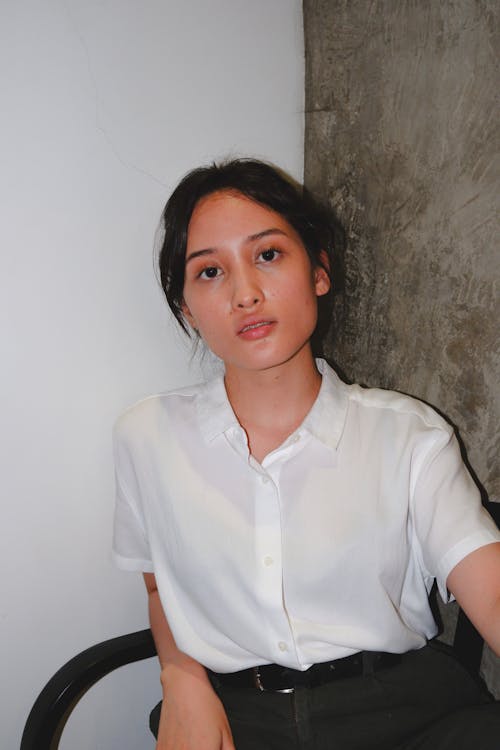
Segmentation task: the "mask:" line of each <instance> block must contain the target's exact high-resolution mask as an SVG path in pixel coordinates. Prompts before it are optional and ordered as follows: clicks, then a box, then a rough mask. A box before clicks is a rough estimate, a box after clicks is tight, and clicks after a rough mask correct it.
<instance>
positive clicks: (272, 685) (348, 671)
mask: <svg viewBox="0 0 500 750" xmlns="http://www.w3.org/2000/svg"><path fill="white" fill-rule="evenodd" d="M400 661H401V654H389V653H386V652H384V651H359V652H358V653H356V654H352V655H351V656H346V657H344V658H343V659H334V660H333V661H327V662H322V663H320V664H313V665H312V667H309V669H306V670H305V671H300V670H299V669H289V668H288V667H283V666H280V665H279V664H262V665H261V666H260V667H249V668H248V669H242V670H241V671H239V672H227V673H224V672H211V671H209V675H210V677H211V679H212V680H213V682H214V684H215V685H216V686H222V687H225V686H227V687H236V688H255V689H257V690H262V691H264V690H270V691H274V692H278V693H280V692H281V693H292V692H293V691H294V690H295V688H297V687H318V686H319V685H325V684H326V683H328V682H333V680H341V679H344V678H346V677H358V676H360V675H368V674H372V673H373V672H376V671H378V670H379V669H387V668H388V667H393V666H395V665H396V664H399V662H400Z"/></svg>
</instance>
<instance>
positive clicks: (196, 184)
mask: <svg viewBox="0 0 500 750" xmlns="http://www.w3.org/2000/svg"><path fill="white" fill-rule="evenodd" d="M220 190H228V191H232V192H237V193H241V194H242V195H244V196H246V197H247V198H250V199H251V200H253V201H256V202H257V203H260V204H261V205H263V206H267V207H268V208H270V209H272V210H273V211H276V213H278V214H280V215H281V216H282V217H283V218H284V219H285V220H286V221H287V222H288V223H289V224H290V225H291V226H292V227H293V228H294V229H295V231H296V232H297V234H298V235H299V236H300V238H301V240H302V242H303V244H304V247H305V249H306V251H307V254H308V255H309V258H310V260H311V264H312V266H313V268H315V267H317V266H318V265H321V266H323V267H324V268H325V270H326V271H327V273H328V275H330V268H329V267H328V266H327V264H326V263H324V262H323V260H322V258H321V255H320V253H321V251H322V250H324V251H325V253H326V255H327V257H328V261H329V264H330V267H331V266H332V262H333V257H332V253H333V238H334V231H335V229H334V220H333V222H332V217H330V216H329V215H328V213H327V212H326V211H325V210H324V209H323V208H321V207H320V206H319V205H318V204H317V203H316V202H315V201H314V200H313V199H312V198H311V196H310V195H309V194H308V193H307V191H306V190H305V188H302V187H301V186H300V185H299V184H298V183H296V182H294V180H292V178H290V177H289V176H288V175H286V174H285V173H284V172H282V171H281V170H280V169H278V168H276V167H274V166H272V165H271V164H266V163H265V162H262V161H256V160H254V159H234V160H231V161H226V162H223V163H221V164H215V163H214V164H211V165H210V166H207V167H200V168H199V169H194V170H192V171H191V172H189V173H188V174H187V175H186V176H185V177H184V178H183V179H182V180H181V182H180V183H179V184H178V185H177V187H176V188H175V190H174V192H173V193H172V195H171V196H170V198H169V200H168V202H167V204H166V206H165V209H164V211H163V214H162V220H161V225H160V229H162V230H163V237H162V241H161V246H160V248H159V257H158V265H159V271H160V280H161V285H162V287H163V291H164V292H165V296H166V298H167V302H168V304H169V306H170V308H171V310H172V312H173V313H174V315H175V317H176V318H177V321H178V322H179V324H180V326H181V327H182V329H183V330H184V331H185V332H186V333H188V328H187V326H186V322H185V320H184V316H183V314H182V301H183V289H184V270H185V255H186V244H187V234H188V226H189V222H190V219H191V215H192V213H193V210H194V208H195V206H196V204H197V203H198V201H199V200H200V199H201V198H204V197H205V196H207V195H210V194H211V193H215V192H218V191H220ZM325 297H326V298H329V299H325ZM325 297H320V298H319V299H320V301H321V302H322V303H323V306H324V303H325V302H328V303H329V307H330V306H331V294H328V295H325ZM322 317H323V316H322Z"/></svg>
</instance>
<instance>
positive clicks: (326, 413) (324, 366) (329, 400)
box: [299, 359, 349, 450]
mask: <svg viewBox="0 0 500 750" xmlns="http://www.w3.org/2000/svg"><path fill="white" fill-rule="evenodd" d="M316 366H317V368H318V370H319V371H320V373H321V375H322V380H321V387H320V389H319V393H318V397H317V399H316V401H315V402H314V404H313V405H312V408H311V410H310V412H309V414H307V415H306V417H305V419H304V421H303V422H302V426H301V427H300V428H299V429H305V430H307V431H308V432H310V433H311V435H313V436H314V437H315V438H317V439H318V440H320V441H321V442H322V443H323V444H324V445H326V446H328V447H329V448H331V449H332V450H337V448H338V445H339V442H340V439H341V437H342V433H343V431H344V425H345V421H346V417H347V407H348V403H349V399H348V394H347V388H348V386H347V385H346V384H345V383H344V382H343V381H342V380H341V379H340V378H339V376H338V375H337V373H336V372H335V370H333V369H332V368H331V367H330V365H329V364H328V362H326V360H324V359H316Z"/></svg>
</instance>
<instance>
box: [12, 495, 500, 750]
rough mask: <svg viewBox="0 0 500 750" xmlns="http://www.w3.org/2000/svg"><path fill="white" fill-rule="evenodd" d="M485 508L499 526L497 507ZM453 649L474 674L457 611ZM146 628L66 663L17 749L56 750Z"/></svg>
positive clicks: (473, 636) (145, 640)
mask: <svg viewBox="0 0 500 750" xmlns="http://www.w3.org/2000/svg"><path fill="white" fill-rule="evenodd" d="M485 507H486V509H487V510H488V512H489V513H490V515H491V516H492V517H493V519H494V520H495V522H496V524H497V526H499V528H500V503H490V502H486V503H485ZM453 649H454V651H455V652H456V654H457V656H458V657H459V658H460V659H461V661H462V662H463V663H464V664H465V666H466V667H467V668H468V669H469V670H470V671H472V672H473V673H475V674H478V673H479V668H480V665H481V658H482V652H483V639H482V637H481V636H480V634H479V633H478V632H477V630H476V629H475V627H474V626H473V625H472V623H471V622H470V620H469V619H468V618H467V616H466V615H465V613H464V612H463V611H462V610H460V611H459V615H458V621H457V626H456V630H455V637H454V642H453ZM155 654H156V648H155V644H154V641H153V636H152V634H151V630H149V629H145V630H139V631H137V632H135V633H129V634H127V635H122V636H119V637H118V638H111V639H110V640H107V641H103V642H102V643H98V644H96V645H94V646H91V647H90V648H87V649H85V651H82V652H81V653H79V654H78V655H77V656H75V657H73V658H72V659H70V660H69V661H68V662H67V663H66V664H64V666H62V667H61V668H60V669H59V670H58V671H57V672H56V673H55V674H54V675H53V677H51V678H50V680H49V681H48V682H47V684H46V685H45V687H44V688H43V690H42V691H41V693H40V694H39V696H38V698H37V699H36V701H35V703H34V704H33V708H32V709H31V711H30V713H29V716H28V719H27V721H26V724H25V727H24V732H23V736H22V740H21V746H20V750H58V747H59V741H60V738H61V735H62V732H63V729H64V726H65V724H66V722H67V720H68V718H69V716H70V714H71V712H72V711H73V709H74V708H75V706H76V705H77V703H78V701H79V700H80V698H81V697H82V696H83V695H84V694H85V693H86V692H87V690H89V689H90V688H91V687H92V685H94V684H95V683H96V682H98V681H99V680H100V679H102V678H103V677H105V676H106V675H108V674H110V672H113V671H114V670H115V669H117V668H118V667H122V666H124V665H125V664H131V663H133V662H136V661H140V660H142V659H148V658H150V657H152V656H155Z"/></svg>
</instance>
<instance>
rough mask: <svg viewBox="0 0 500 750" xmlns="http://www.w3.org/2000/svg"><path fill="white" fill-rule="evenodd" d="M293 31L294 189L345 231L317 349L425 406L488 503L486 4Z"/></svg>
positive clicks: (489, 73)
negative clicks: (452, 438)
mask: <svg viewBox="0 0 500 750" xmlns="http://www.w3.org/2000/svg"><path fill="white" fill-rule="evenodd" d="M304 26H305V42H306V154H305V181H306V184H307V185H308V187H309V188H310V189H312V191H313V192H315V193H317V194H318V196H320V197H322V198H323V199H326V200H327V201H329V202H330V204H331V205H332V206H333V207H334V208H335V209H336V211H337V213H338V215H339V217H340V218H341V220H342V221H343V223H344V226H345V227H346V230H347V243H346V247H345V250H344V251H343V253H342V258H341V259H340V260H341V264H342V265H343V267H344V272H345V274H344V275H345V281H344V283H343V286H342V288H341V289H340V291H339V293H338V294H337V300H336V308H335V315H334V320H333V323H332V328H331V331H330V334H329V337H328V341H327V347H326V349H327V353H328V354H329V355H330V356H331V358H332V359H333V360H334V361H335V362H336V363H337V364H338V366H339V367H340V369H341V370H342V371H343V372H344V374H345V375H346V376H347V378H349V379H351V380H355V381H358V382H362V383H365V384H367V385H380V386H382V387H387V388H395V389H397V390H401V391H404V392H407V393H410V394H412V395H415V396H418V397H420V398H422V399H424V400H425V401H427V402H429V403H430V404H432V405H433V406H435V407H437V408H438V409H439V410H440V411H441V412H442V413H444V415H445V416H446V417H447V418H448V419H449V420H450V421H451V422H452V423H453V424H454V425H455V426H456V427H457V428H458V431H459V434H460V436H461V438H462V440H463V443H464V446H465V448H466V451H467V455H468V459H469V462H470V465H471V467H472V469H473V471H474V473H475V474H476V476H477V477H478V479H479V481H480V482H481V483H482V485H483V486H484V488H485V489H486V491H487V492H488V493H489V495H490V497H491V499H494V500H500V451H499V431H498V425H499V423H500V419H499V417H500V392H499V388H498V381H499V375H500V357H499V352H498V333H497V331H498V320H499V311H500V303H499V299H500V295H499V291H498V286H499V283H498V282H499V270H500V269H499V253H498V240H497V237H498V234H499V233H498V229H499V227H498V216H499V207H500V206H499V198H498V167H499V161H498V135H499V133H498V125H497V120H498V91H500V79H499V75H498V68H497V57H498V51H499V46H500V45H499V29H500V4H499V3H498V1H497V0H440V2H429V0H304ZM499 663H500V660H499ZM497 667H498V664H497ZM488 670H489V672H488V674H489V676H490V679H493V678H492V677H491V672H492V670H493V667H492V662H491V660H490V661H489V662H488V664H487V671H488ZM496 679H497V688H496V689H497V690H499V691H500V679H498V677H497V678H496Z"/></svg>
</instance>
